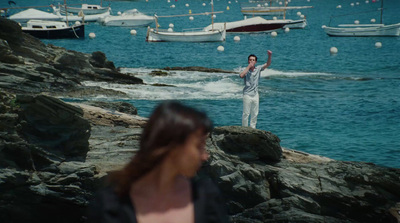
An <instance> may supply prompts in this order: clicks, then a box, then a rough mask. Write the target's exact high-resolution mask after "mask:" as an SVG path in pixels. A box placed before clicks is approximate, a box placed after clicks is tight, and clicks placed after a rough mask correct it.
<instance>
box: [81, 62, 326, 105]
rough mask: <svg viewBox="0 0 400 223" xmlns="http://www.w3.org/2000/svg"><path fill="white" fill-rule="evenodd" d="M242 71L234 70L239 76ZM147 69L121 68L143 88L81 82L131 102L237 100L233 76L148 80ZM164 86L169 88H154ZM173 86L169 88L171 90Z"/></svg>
mask: <svg viewBox="0 0 400 223" xmlns="http://www.w3.org/2000/svg"><path fill="white" fill-rule="evenodd" d="M240 69H241V68H237V69H236V71H238V72H239V70H240ZM153 70H158V69H149V68H123V69H121V72H123V73H129V74H132V75H134V76H136V77H138V78H141V79H143V81H144V82H145V83H146V85H126V84H114V83H104V82H101V83H99V82H90V81H88V82H84V85H87V86H98V87H102V88H106V89H113V90H117V91H122V92H124V93H126V94H127V95H128V96H129V97H130V98H132V99H144V100H171V99H177V100H181V99H240V98H241V97H242V89H243V80H242V79H241V78H239V77H238V74H235V73H230V74H226V73H208V72H198V71H168V72H167V73H168V75H166V76H151V75H149V73H151V72H152V71H153ZM261 75H262V77H267V76H287V77H299V76H315V75H329V74H321V73H306V72H283V71H278V70H273V69H267V70H265V71H263V72H262V73H261ZM153 84H164V85H170V86H153ZM171 86H172V87H171Z"/></svg>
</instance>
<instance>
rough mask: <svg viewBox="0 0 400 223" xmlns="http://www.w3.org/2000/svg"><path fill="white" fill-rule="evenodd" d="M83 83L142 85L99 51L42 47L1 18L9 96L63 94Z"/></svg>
mask: <svg viewBox="0 0 400 223" xmlns="http://www.w3.org/2000/svg"><path fill="white" fill-rule="evenodd" d="M83 81H112V82H113V83H122V84H143V80H141V79H139V78H136V77H135V76H133V75H128V74H123V73H120V72H119V71H118V70H117V69H116V68H115V66H114V64H113V62H111V61H108V60H107V58H106V56H105V54H104V53H102V52H94V53H92V54H85V53H80V52H76V51H71V50H66V49H65V48H62V47H57V46H54V45H51V44H48V45H45V44H44V43H42V42H41V41H40V40H39V39H37V38H35V37H33V36H31V35H29V34H26V33H23V32H22V31H21V27H20V26H19V25H18V24H17V23H16V22H14V21H12V20H8V19H4V18H0V87H1V88H2V89H5V90H7V91H8V92H12V93H41V92H52V93H53V92H57V93H58V92H63V93H65V92H68V91H75V90H76V88H79V89H81V88H84V86H83V85H82V82H83ZM85 88H91V87H85ZM81 92H85V91H81ZM86 92H89V91H86Z"/></svg>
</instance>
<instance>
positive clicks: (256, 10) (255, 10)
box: [240, 6, 312, 16]
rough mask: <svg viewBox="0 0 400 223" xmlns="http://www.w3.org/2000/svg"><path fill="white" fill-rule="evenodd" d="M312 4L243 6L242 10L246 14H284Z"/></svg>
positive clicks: (306, 7)
mask: <svg viewBox="0 0 400 223" xmlns="http://www.w3.org/2000/svg"><path fill="white" fill-rule="evenodd" d="M308 8H312V6H282V7H269V6H260V7H242V8H241V10H240V11H241V12H242V14H243V15H245V16H276V15H277V16H282V15H283V14H284V13H285V12H286V11H287V10H294V9H308Z"/></svg>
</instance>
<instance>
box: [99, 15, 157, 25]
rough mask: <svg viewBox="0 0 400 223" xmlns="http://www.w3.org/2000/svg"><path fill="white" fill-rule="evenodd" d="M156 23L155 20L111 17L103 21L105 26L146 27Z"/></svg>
mask: <svg viewBox="0 0 400 223" xmlns="http://www.w3.org/2000/svg"><path fill="white" fill-rule="evenodd" d="M153 22H154V18H143V19H141V18H134V17H132V18H129V17H121V16H109V17H105V18H104V19H103V20H101V24H102V25H104V26H123V27H144V26H148V25H150V24H151V23H153Z"/></svg>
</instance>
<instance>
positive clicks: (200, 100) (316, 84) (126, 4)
mask: <svg viewBox="0 0 400 223" xmlns="http://www.w3.org/2000/svg"><path fill="white" fill-rule="evenodd" d="M32 2H33V1H28V0H23V1H16V3H17V5H18V6H29V5H32V4H33V3H32ZM67 2H68V3H69V4H74V3H94V4H99V3H100V0H99V1H96V0H93V1H78V0H74V1H72V0H68V1H67ZM244 2H245V1H238V2H236V1H234V0H231V1H230V3H229V1H227V0H219V1H218V0H214V5H215V9H214V10H215V11H224V13H222V14H218V15H217V17H216V19H215V21H216V22H224V21H227V22H229V21H235V20H241V19H243V16H242V14H241V12H240V5H241V3H244ZM51 3H53V4H57V1H50V0H48V1H46V0H42V1H37V2H35V3H34V4H36V5H48V4H51ZM203 3H206V6H203V5H202V4H203ZM351 3H354V6H351ZM5 4H6V2H2V3H1V4H0V7H3V6H6V5H5ZM103 4H106V5H108V4H110V6H111V8H112V13H113V14H116V13H117V12H118V11H124V10H128V9H132V8H137V9H138V10H139V11H142V12H144V13H146V14H149V15H151V14H154V13H157V15H159V16H162V15H173V14H175V15H176V14H187V13H189V10H191V12H192V13H201V12H207V11H210V10H211V6H210V5H209V1H202V0H178V1H175V0H171V1H170V3H168V2H167V0H148V1H147V2H146V1H145V0H138V1H110V2H107V1H103ZM172 4H174V5H175V6H176V7H175V8H171V7H170V6H171V5H172ZM185 4H189V7H186V6H185ZM276 5H278V3H276ZM290 5H292V6H293V5H302V6H303V5H309V6H313V8H312V9H302V10H293V11H290V12H288V13H287V18H289V19H298V18H299V16H297V12H299V11H300V12H301V13H302V14H304V15H305V16H306V18H307V21H308V26H307V27H306V28H305V29H300V30H294V29H293V30H290V32H288V33H285V32H284V31H283V30H282V31H279V32H278V36H277V37H275V38H273V37H272V36H271V35H270V34H239V35H238V34H227V40H226V42H224V43H147V42H145V35H146V28H135V30H136V31H137V35H135V36H132V35H130V30H131V28H122V27H104V26H101V25H99V24H97V23H92V24H88V25H87V26H86V36H88V34H89V33H90V32H94V33H95V34H96V38H95V39H89V38H86V39H85V40H43V42H45V43H51V44H54V45H57V46H62V47H65V48H67V49H71V50H76V51H81V52H85V53H91V52H94V51H102V52H104V53H106V55H107V58H108V59H109V60H111V61H113V62H114V64H115V65H116V66H117V67H121V68H122V71H123V72H129V73H136V75H137V76H138V77H139V78H142V79H143V80H144V81H145V82H146V83H149V84H151V83H164V84H171V85H174V86H176V87H152V86H150V85H144V86H128V85H118V84H112V83H90V82H88V83H85V84H86V85H98V86H101V87H104V88H111V89H117V90H121V91H124V92H126V93H127V94H128V95H129V97H127V98H110V97H108V98H106V97H100V98H97V100H99V99H101V100H109V101H114V100H123V101H128V102H130V103H132V104H133V105H135V106H136V107H138V111H139V115H141V116H148V115H149V113H150V112H151V111H152V109H153V108H154V106H155V105H156V104H157V103H159V102H160V101H162V100H168V99H177V100H180V101H182V102H184V103H187V104H189V105H192V106H195V107H197V108H199V109H202V110H205V111H206V112H207V113H208V114H209V116H210V117H211V118H212V119H213V121H214V123H215V125H216V126H225V125H240V123H241V113H242V94H241V91H242V88H243V80H242V79H240V78H239V77H238V75H237V74H220V73H201V72H185V71H179V72H178V71H177V72H171V75H169V76H167V77H156V78H154V77H151V76H149V75H146V74H147V73H149V72H150V71H152V70H155V69H157V68H164V67H167V66H168V67H175V66H203V67H209V68H221V69H226V70H234V71H239V70H240V69H242V68H244V67H245V66H246V65H247V56H248V55H249V54H251V53H253V54H256V55H257V56H258V60H259V63H262V62H265V61H266V59H267V54H266V51H267V50H269V49H270V50H272V51H273V58H272V65H271V67H270V69H268V70H266V71H265V72H263V73H262V80H261V83H260V87H259V91H260V114H259V118H258V123H257V128H259V129H263V130H267V131H271V132H273V133H274V134H276V135H278V136H279V138H280V139H281V145H282V146H283V147H286V148H290V149H295V150H300V151H305V152H308V153H312V154H318V155H322V156H327V157H330V158H333V159H338V160H346V161H363V162H372V163H375V164H377V165H382V166H389V167H396V168H400V37H329V36H328V35H326V34H325V33H324V31H323V29H322V28H321V26H322V25H328V24H329V23H330V22H331V25H337V24H343V23H346V24H352V23H354V21H355V20H359V21H360V23H370V20H371V19H373V18H375V19H376V20H377V21H379V11H378V10H377V9H378V8H379V7H380V1H377V2H373V1H368V3H367V1H358V4H357V1H350V0H310V1H307V0H292V2H291V3H290ZM338 5H341V6H342V7H341V8H337V6H338ZM227 6H229V10H227ZM384 8H385V10H384V15H383V19H384V23H386V24H391V23H398V22H400V15H399V14H398V11H399V10H400V1H397V0H386V1H385V5H384ZM44 10H46V9H44ZM365 11H374V12H370V13H359V12H365ZM342 14H349V15H348V16H340V17H339V16H337V15H342ZM331 16H336V17H334V18H333V19H332V20H331ZM159 22H160V25H161V28H165V29H166V28H168V26H169V24H170V23H173V24H174V27H175V28H174V29H175V30H182V29H188V28H200V27H205V26H207V25H209V24H210V23H211V19H210V17H209V16H194V20H193V21H191V20H189V18H188V17H175V18H160V19H159ZM153 27H154V24H153ZM234 36H239V37H240V41H239V42H235V41H234V40H233V38H234ZM376 42H381V43H382V47H381V48H376V47H375V43H376ZM220 45H222V46H224V49H225V50H224V51H223V52H219V51H217V47H218V46H220ZM333 46H334V47H336V48H338V53H337V54H336V55H331V54H330V52H329V49H330V48H331V47H333ZM66 100H67V99H66ZM68 100H70V99H68ZM85 100H92V99H91V98H86V99H85Z"/></svg>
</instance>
